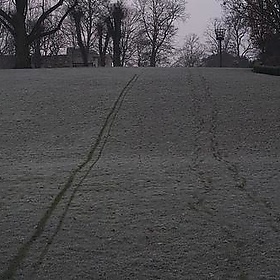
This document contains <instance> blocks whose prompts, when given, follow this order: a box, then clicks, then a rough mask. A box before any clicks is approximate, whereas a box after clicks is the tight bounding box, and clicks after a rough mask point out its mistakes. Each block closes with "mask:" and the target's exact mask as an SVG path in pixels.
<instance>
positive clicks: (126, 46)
mask: <svg viewBox="0 0 280 280" xmlns="http://www.w3.org/2000/svg"><path fill="white" fill-rule="evenodd" d="M125 12H126V14H125V17H124V20H123V22H122V36H121V41H120V47H121V65H122V66H124V65H125V64H129V63H131V64H134V63H133V57H134V56H135V54H136V53H137V41H138V30H139V15H138V13H137V11H136V10H135V9H134V8H132V7H127V8H126V11H125Z"/></svg>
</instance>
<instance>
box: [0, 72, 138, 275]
mask: <svg viewBox="0 0 280 280" xmlns="http://www.w3.org/2000/svg"><path fill="white" fill-rule="evenodd" d="M138 77H139V76H138V75H137V74H135V75H134V76H133V77H132V78H131V79H130V80H129V81H128V83H127V84H126V85H125V87H124V88H123V90H122V91H121V93H120V94H119V96H118V98H117V99H116V101H115V103H114V105H113V107H112V109H111V110H110V112H109V114H108V116H107V118H106V120H105V122H104V124H103V126H102V128H101V130H100V132H99V134H98V137H97V139H96V141H95V143H94V144H93V146H92V147H91V148H90V151H89V153H88V155H87V157H86V159H85V161H83V162H82V163H81V164H80V165H79V166H78V167H77V168H76V169H75V170H73V171H72V174H71V175H70V176H69V178H68V180H67V182H66V183H65V185H64V187H63V188H62V190H61V191H60V192H59V193H58V194H57V196H56V197H55V198H54V200H53V202H52V203H51V205H50V207H49V208H48V210H47V211H46V212H45V214H44V216H43V217H42V218H41V219H40V221H39V222H38V223H37V226H36V229H35V231H34V233H33V234H32V236H31V237H30V238H29V240H28V241H27V242H26V243H24V244H23V245H22V246H21V247H20V248H19V250H18V253H17V254H16V255H15V256H14V257H13V258H12V259H11V260H10V262H9V265H8V268H7V269H6V270H5V271H4V272H3V273H2V274H1V275H0V279H3V280H4V279H13V277H14V276H15V274H16V272H17V270H18V269H19V268H20V266H21V264H22V263H23V261H24V260H25V259H26V257H27V256H28V253H29V252H30V250H31V247H32V246H34V245H35V243H36V242H37V243H38V242H40V237H41V235H42V234H43V233H44V232H45V228H46V226H47V224H48V222H49V221H50V219H51V218H52V217H55V215H54V211H55V210H56V209H57V208H58V206H60V204H61V202H62V200H63V199H64V198H65V196H66V192H68V191H69V190H70V188H72V192H71V194H70V197H69V198H68V201H67V202H66V205H65V206H64V210H63V212H62V214H61V215H60V217H59V220H58V223H57V225H56V227H55V230H54V231H53V233H52V234H49V237H48V238H47V239H48V240H47V242H46V244H45V245H44V246H43V249H42V250H41V252H40V255H39V258H38V259H37V260H36V261H35V262H34V263H33V264H32V269H31V270H32V272H31V273H30V275H29V279H32V278H33V277H34V276H35V273H36V271H37V270H38V268H39V266H40V265H41V263H42V261H43V259H44V257H45V256H46V254H47V252H48V250H49V248H50V246H51V245H52V243H53V241H54V239H55V237H56V235H57V234H58V232H59V231H60V229H61V227H62V225H63V221H64V219H65V217H66V215H67V213H68V210H69V207H70V205H71V203H72V201H73V199H74V198H75V195H76V193H77V191H78V190H79V188H80V186H81V185H82V183H83V182H84V180H85V179H86V178H87V176H88V175H89V173H90V171H91V170H92V169H93V167H94V166H95V164H96V163H97V162H98V161H99V159H100V157H101V155H102V152H103V150H104V147H105V145H106V143H107V141H108V138H109V137H110V131H111V129H112V127H113V124H114V122H115V119H116V117H117V114H118V112H119V110H120V109H121V106H122V104H123V102H124V99H125V97H126V95H127V93H128V92H129V90H130V89H131V88H132V87H133V85H134V84H135V83H136V81H137V79H138ZM65 199H66V198H65Z"/></svg>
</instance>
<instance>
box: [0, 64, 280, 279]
mask: <svg viewBox="0 0 280 280" xmlns="http://www.w3.org/2000/svg"><path fill="white" fill-rule="evenodd" d="M279 88H280V79H279V77H272V76H267V75H260V74H254V73H252V72H251V71H250V70H248V69H203V68H200V69H183V68H182V69H180V68H178V69H92V68H91V69H53V70H49V69H42V70H4V71H3V70H1V71H0V119H1V131H0V143H1V146H0V156H1V163H0V166H1V170H0V171H1V174H0V211H1V212H0V213H1V222H0V240H1V246H0V279H28V280H29V279H40V280H44V279H52V280H53V279H63V280H64V279H67V280H68V279H79V280H80V279H94V280H95V279H109V280H123V279H136V280H138V279H139V280H142V279H143V280H150V279H166V280H172V279H182V280H188V279H190V280H192V279H194V280H196V279H198V280H200V279H202V280H204V279H215V280H216V279H221V280H227V279H242V280H244V279H252V280H256V279H257V280H258V279H263V280H265V279H269V280H271V279H275V280H276V279H280V270H279V267H280V242H279V233H280V203H279V202H280V188H279V187H280V185H279V182H280V171H279V170H280V141H279V138H280V110H279V108H280V91H279Z"/></svg>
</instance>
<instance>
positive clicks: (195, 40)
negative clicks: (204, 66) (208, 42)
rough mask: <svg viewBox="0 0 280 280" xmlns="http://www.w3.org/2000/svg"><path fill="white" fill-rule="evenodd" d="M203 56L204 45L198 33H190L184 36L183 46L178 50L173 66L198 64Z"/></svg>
mask: <svg viewBox="0 0 280 280" xmlns="http://www.w3.org/2000/svg"><path fill="white" fill-rule="evenodd" d="M204 57H205V46H204V44H202V43H201V42H200V39H199V37H198V35H196V34H194V33H192V34H189V35H187V36H186V37H185V41H184V44H183V47H182V48H181V49H179V51H178V58H177V61H176V62H175V63H174V65H173V66H177V67H178V66H181V67H194V66H199V65H200V64H201V62H202V59H203V58H204Z"/></svg>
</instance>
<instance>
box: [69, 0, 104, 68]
mask: <svg viewBox="0 0 280 280" xmlns="http://www.w3.org/2000/svg"><path fill="white" fill-rule="evenodd" d="M108 9H109V0H79V2H78V5H77V6H76V7H75V8H74V9H73V11H72V12H71V13H70V22H68V24H67V33H68V35H70V37H72V45H73V46H74V47H76V46H77V47H79V49H80V51H81V55H82V59H83V63H84V65H85V66H87V65H88V55H89V52H90V51H91V50H93V49H95V45H96V43H97V41H98V39H97V38H98V28H99V27H100V23H101V20H100V18H102V17H103V18H104V17H107V16H108V15H109V11H108Z"/></svg>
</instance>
